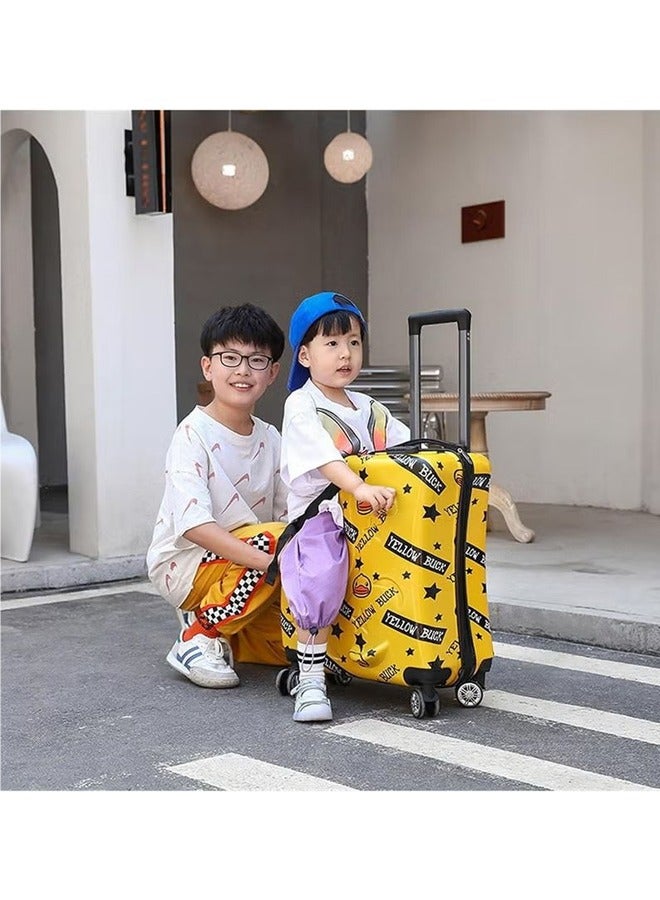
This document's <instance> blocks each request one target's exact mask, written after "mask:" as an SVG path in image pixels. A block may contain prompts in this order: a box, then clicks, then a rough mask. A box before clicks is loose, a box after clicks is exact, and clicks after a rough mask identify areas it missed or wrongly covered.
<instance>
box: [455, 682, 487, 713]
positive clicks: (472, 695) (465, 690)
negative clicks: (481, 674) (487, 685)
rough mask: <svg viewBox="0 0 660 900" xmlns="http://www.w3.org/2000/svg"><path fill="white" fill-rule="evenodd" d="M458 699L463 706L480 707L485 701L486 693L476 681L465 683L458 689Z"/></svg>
mask: <svg viewBox="0 0 660 900" xmlns="http://www.w3.org/2000/svg"><path fill="white" fill-rule="evenodd" d="M456 699H457V700H458V702H459V703H460V704H461V706H466V707H470V706H479V704H480V703H481V701H482V700H483V699H484V692H483V689H482V687H481V685H480V684H477V682H476V681H464V682H463V684H459V685H458V687H457V688H456Z"/></svg>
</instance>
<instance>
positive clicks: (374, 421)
mask: <svg viewBox="0 0 660 900" xmlns="http://www.w3.org/2000/svg"><path fill="white" fill-rule="evenodd" d="M367 429H368V431H369V436H370V437H371V440H372V442H373V445H374V450H384V449H385V448H386V447H387V410H386V409H385V407H384V406H383V404H382V403H379V402H378V401H377V400H372V401H371V411H370V413H369V422H368V423H367Z"/></svg>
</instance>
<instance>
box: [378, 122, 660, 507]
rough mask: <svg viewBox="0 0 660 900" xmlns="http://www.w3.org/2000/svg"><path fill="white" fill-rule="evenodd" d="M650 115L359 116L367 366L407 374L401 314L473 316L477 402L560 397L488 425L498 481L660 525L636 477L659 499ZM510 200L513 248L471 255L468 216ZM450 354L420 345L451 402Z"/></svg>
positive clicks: (450, 342) (504, 242)
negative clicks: (514, 396) (463, 221)
mask: <svg viewBox="0 0 660 900" xmlns="http://www.w3.org/2000/svg"><path fill="white" fill-rule="evenodd" d="M656 118H657V114H655V113H654V114H643V113H640V112H531V113H528V112H391V113H388V112H374V113H369V114H368V116H367V136H368V138H369V140H370V142H371V144H372V147H373V151H374V165H373V167H372V169H371V171H370V173H369V175H368V182H367V206H368V210H369V264H370V288H369V313H370V319H371V334H372V359H373V361H374V362H375V363H385V362H398V363H403V362H405V361H406V357H407V344H406V338H405V333H406V316H407V314H408V311H409V310H411V309H414V310H429V309H433V308H440V307H450V306H466V307H468V308H469V309H471V310H472V313H473V331H472V335H473V343H472V350H473V391H489V390H490V391H492V390H548V391H551V392H552V394H553V396H552V398H550V400H549V401H548V405H547V409H546V410H545V411H543V412H540V411H539V412H532V413H530V412H510V413H492V414H490V415H489V416H488V421H487V426H488V436H489V447H490V451H491V456H492V459H493V464H494V468H495V469H496V472H497V480H498V481H499V482H500V483H501V484H502V485H503V486H505V487H507V488H508V489H509V490H510V491H511V492H512V494H513V495H514V497H515V498H516V499H517V500H521V501H533V502H541V503H566V504H577V505H592V506H603V507H612V508H623V509H637V508H640V507H646V508H649V509H651V510H652V511H655V512H660V509H659V508H658V499H657V488H655V489H654V491H655V492H653V491H652V490H651V487H650V485H649V483H648V478H649V475H648V474H645V475H643V468H644V469H645V471H648V469H649V467H650V466H651V464H652V463H653V458H654V454H655V460H656V461H655V466H654V471H655V472H656V475H655V476H654V480H655V483H656V484H657V471H658V470H657V456H658V453H657V451H658V436H657V428H658V417H659V416H660V411H659V410H660V407H658V404H656V408H655V409H652V408H651V404H650V403H648V402H647V403H646V404H644V403H643V397H644V396H645V393H644V392H645V391H646V392H647V395H648V392H649V391H650V390H651V388H652V387H653V383H654V382H653V379H654V378H657V365H658V363H657V362H656V361H655V360H656V359H657V357H658V355H659V354H660V341H659V340H658V335H657V318H656V317H657V282H658V272H657V254H655V253H654V252H653V251H652V247H653V246H655V247H657V246H658V242H657V224H655V225H650V224H649V220H650V219H651V218H652V217H651V214H650V212H649V211H648V210H650V209H651V206H650V205H649V203H650V197H649V199H647V201H646V204H647V205H646V207H645V199H644V198H645V194H649V192H650V191H651V189H653V190H654V191H657V177H658V175H657V172H658V165H659V163H658V155H657V152H654V150H655V151H657V139H658V138H657V128H658V126H657V122H656ZM500 199H503V200H505V201H506V237H505V238H504V239H499V240H491V241H485V242H478V243H472V244H462V243H461V235H460V210H461V207H462V206H466V205H471V204H476V203H483V202H487V201H491V200H500ZM645 208H646V210H647V211H646V214H645V211H644V210H645ZM653 208H657V205H654V206H653ZM645 215H646V228H645ZM652 229H655V231H654V232H653V231H652ZM645 241H646V247H647V253H646V264H645V262H644V259H645V257H644V255H643V247H644V242H645ZM654 324H655V328H652V327H651V326H653V325H654ZM437 331H438V330H436V332H437ZM455 342H456V337H455V334H452V333H444V334H440V333H435V332H431V331H429V333H428V334H427V333H425V335H424V342H423V352H424V359H425V360H426V359H428V360H429V361H431V360H433V361H435V360H438V361H440V362H441V363H442V364H443V365H444V366H445V371H446V384H445V386H446V388H447V389H451V388H452V387H454V386H455V376H454V369H455ZM655 396H657V386H656V393H655ZM652 435H655V436H652ZM644 441H645V442H646V443H645V444H644V447H645V449H644V452H642V446H643V442H644ZM651 467H652V468H653V466H651ZM643 491H644V494H643V493H642V492H643Z"/></svg>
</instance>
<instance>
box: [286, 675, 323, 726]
mask: <svg viewBox="0 0 660 900" xmlns="http://www.w3.org/2000/svg"><path fill="white" fill-rule="evenodd" d="M291 694H292V695H293V696H294V697H295V698H296V702H295V706H294V708H293V721H294V722H327V721H329V720H330V719H332V707H331V706H330V701H329V700H328V694H327V692H326V687H325V679H324V678H304V679H303V680H302V681H299V682H298V684H296V685H295V687H293V688H291Z"/></svg>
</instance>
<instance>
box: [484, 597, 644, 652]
mask: <svg viewBox="0 0 660 900" xmlns="http://www.w3.org/2000/svg"><path fill="white" fill-rule="evenodd" d="M488 606H489V611H490V622H491V627H492V629H493V631H508V632H510V633H511V634H527V635H532V636H534V637H547V638H555V639H557V640H562V641H570V642H571V643H576V644H589V645H591V646H594V647H601V648H604V649H607V650H622V651H624V652H630V653H645V654H650V655H653V656H660V623H659V622H645V621H643V620H634V619H622V618H618V617H616V616H608V615H603V614H600V615H599V614H594V613H584V612H581V611H577V610H573V609H550V608H548V607H536V606H523V605H522V604H518V603H507V602H502V601H499V600H492V599H490V600H489V603H488Z"/></svg>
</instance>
